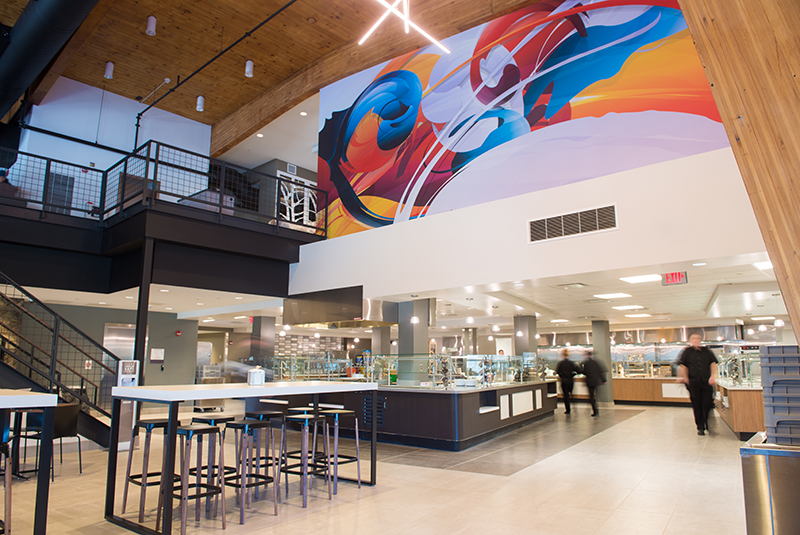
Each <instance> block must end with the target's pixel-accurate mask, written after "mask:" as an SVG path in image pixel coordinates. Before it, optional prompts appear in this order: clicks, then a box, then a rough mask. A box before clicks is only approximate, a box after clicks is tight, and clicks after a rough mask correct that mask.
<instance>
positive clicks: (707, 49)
mask: <svg viewBox="0 0 800 535" xmlns="http://www.w3.org/2000/svg"><path fill="white" fill-rule="evenodd" d="M679 1H680V4H681V7H682V9H683V12H684V15H685V17H686V22H687V24H688V26H689V30H690V32H691V34H692V37H693V39H694V41H695V44H696V48H697V53H698V54H699V56H700V60H701V61H702V63H703V66H704V68H705V70H706V77H707V78H708V81H709V84H710V85H711V91H712V93H713V95H714V100H715V101H716V103H717V107H718V108H719V111H720V114H721V116H722V122H723V124H724V125H725V130H726V132H727V134H728V139H729V140H730V143H731V147H732V148H733V154H734V156H735V157H736V162H737V163H738V165H739V170H740V172H741V174H742V179H743V181H744V185H745V187H746V189H747V194H748V196H749V197H750V202H751V204H752V205H753V211H754V212H755V216H756V220H757V221H758V225H759V228H760V229H761V235H762V236H763V238H764V242H765V244H766V247H767V252H768V253H769V257H770V260H771V261H772V264H773V268H774V271H775V275H776V277H777V280H778V286H779V287H780V289H781V293H782V295H783V300H784V302H785V304H786V308H787V310H788V312H789V317H790V318H791V321H792V327H793V330H794V332H795V336H800V258H798V251H800V216H798V210H797V207H798V206H800V127H799V126H798V124H797V117H800V85H799V84H798V81H799V80H800V79H798V78H797V76H798V74H800V55H798V54H797V50H798V49H800V3H797V2H787V1H785V0H679ZM686 194H687V195H692V192H691V191H687V192H686ZM730 215H731V216H733V214H730Z"/></svg>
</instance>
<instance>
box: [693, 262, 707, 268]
mask: <svg viewBox="0 0 800 535" xmlns="http://www.w3.org/2000/svg"><path fill="white" fill-rule="evenodd" d="M692 265H693V266H694V267H700V266H705V265H706V262H695V263H694V264H692Z"/></svg>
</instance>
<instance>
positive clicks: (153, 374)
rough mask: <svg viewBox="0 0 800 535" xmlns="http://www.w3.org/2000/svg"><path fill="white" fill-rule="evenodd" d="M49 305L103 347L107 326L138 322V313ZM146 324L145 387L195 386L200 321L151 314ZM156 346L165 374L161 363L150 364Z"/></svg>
mask: <svg viewBox="0 0 800 535" xmlns="http://www.w3.org/2000/svg"><path fill="white" fill-rule="evenodd" d="M48 306H49V307H50V308H52V309H53V310H54V311H55V312H56V313H57V314H60V315H61V316H63V317H64V318H65V319H66V320H67V321H68V322H70V323H72V324H73V325H74V326H75V327H77V328H78V329H80V330H81V331H83V332H84V333H85V334H86V335H88V336H89V337H90V338H93V339H94V340H95V341H96V342H98V343H100V344H102V343H103V330H104V328H105V324H106V323H123V324H134V323H136V311H135V310H119V309H113V308H100V307H79V306H71V305H56V304H48ZM147 325H148V329H149V332H148V344H147V361H146V363H145V370H144V378H145V379H144V380H145V384H146V385H170V384H194V376H195V366H196V363H197V321H192V320H179V319H177V316H176V314H167V313H163V312H150V313H149V314H148V319H147ZM176 331H181V336H176V334H175V332H176ZM154 347H155V348H163V349H164V362H163V364H164V370H163V371H162V370H161V363H159V362H156V363H153V364H151V363H150V349H151V348H154Z"/></svg>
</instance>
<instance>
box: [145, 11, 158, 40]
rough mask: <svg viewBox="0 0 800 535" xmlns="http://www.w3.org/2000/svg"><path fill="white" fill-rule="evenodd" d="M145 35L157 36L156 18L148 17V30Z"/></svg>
mask: <svg viewBox="0 0 800 535" xmlns="http://www.w3.org/2000/svg"><path fill="white" fill-rule="evenodd" d="M144 33H146V34H147V35H150V36H153V35H155V34H156V18H155V17H154V16H153V15H150V16H149V17H147V29H146V30H145V31H144Z"/></svg>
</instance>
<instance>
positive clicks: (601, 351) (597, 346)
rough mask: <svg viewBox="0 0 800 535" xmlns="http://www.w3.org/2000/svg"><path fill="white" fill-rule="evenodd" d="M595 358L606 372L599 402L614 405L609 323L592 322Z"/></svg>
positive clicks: (599, 394)
mask: <svg viewBox="0 0 800 535" xmlns="http://www.w3.org/2000/svg"><path fill="white" fill-rule="evenodd" d="M592 349H593V350H594V358H595V360H596V361H597V362H599V363H600V366H602V367H603V368H604V369H605V370H606V385H605V386H604V387H600V388H598V389H597V401H600V402H602V403H614V383H613V381H612V380H611V329H610V328H609V326H608V322H607V321H593V322H592Z"/></svg>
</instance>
